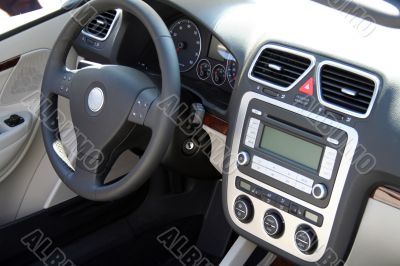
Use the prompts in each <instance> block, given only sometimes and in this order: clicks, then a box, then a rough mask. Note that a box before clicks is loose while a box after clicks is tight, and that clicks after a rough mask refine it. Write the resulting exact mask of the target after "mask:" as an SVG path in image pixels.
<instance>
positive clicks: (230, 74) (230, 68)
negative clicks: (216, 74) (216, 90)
mask: <svg viewBox="0 0 400 266" xmlns="http://www.w3.org/2000/svg"><path fill="white" fill-rule="evenodd" d="M236 75H237V63H236V60H235V59H234V58H233V57H231V58H230V59H229V60H228V61H227V63H226V78H227V80H228V83H229V86H231V88H232V89H233V87H234V86H235V82H236Z"/></svg>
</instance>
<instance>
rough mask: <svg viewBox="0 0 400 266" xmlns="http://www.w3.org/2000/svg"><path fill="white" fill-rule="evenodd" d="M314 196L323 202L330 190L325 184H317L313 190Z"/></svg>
mask: <svg viewBox="0 0 400 266" xmlns="http://www.w3.org/2000/svg"><path fill="white" fill-rule="evenodd" d="M312 195H313V197H314V198H316V199H319V200H323V199H324V198H326V196H327V195H328V189H327V188H326V186H325V185H324V184H316V185H314V187H313V188H312Z"/></svg>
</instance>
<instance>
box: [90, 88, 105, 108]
mask: <svg viewBox="0 0 400 266" xmlns="http://www.w3.org/2000/svg"><path fill="white" fill-rule="evenodd" d="M103 105H104V93H103V91H102V90H101V89H100V88H98V87H96V88H93V89H92V90H91V91H90V93H89V96H88V106H89V109H90V110H91V111H92V112H95V113H96V112H98V111H100V109H101V108H102V107H103Z"/></svg>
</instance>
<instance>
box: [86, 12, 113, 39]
mask: <svg viewBox="0 0 400 266" xmlns="http://www.w3.org/2000/svg"><path fill="white" fill-rule="evenodd" d="M119 14H120V12H119V10H109V11H106V12H104V13H101V14H99V15H97V16H96V17H95V18H94V19H93V20H92V21H90V22H89V24H87V25H86V26H85V28H84V29H83V33H84V34H85V35H88V36H90V37H92V38H95V39H97V40H100V41H104V40H105V39H107V37H108V35H109V34H110V32H111V29H112V27H113V26H114V23H115V21H116V20H117V17H118V15H119Z"/></svg>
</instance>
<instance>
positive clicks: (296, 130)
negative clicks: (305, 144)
mask: <svg viewBox="0 0 400 266" xmlns="http://www.w3.org/2000/svg"><path fill="white" fill-rule="evenodd" d="M265 119H266V121H265V122H267V123H269V124H271V125H273V126H276V127H279V128H281V129H283V130H285V131H288V132H289V133H292V134H296V135H297V136H299V137H301V138H303V139H306V140H309V139H311V140H314V141H315V142H318V143H319V145H321V144H323V143H324V142H325V141H324V138H323V136H322V135H321V134H319V133H317V132H314V131H311V130H309V129H307V128H304V127H300V126H298V125H296V124H293V123H291V122H289V121H286V120H283V119H280V118H278V117H276V116H272V115H266V116H265Z"/></svg>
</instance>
